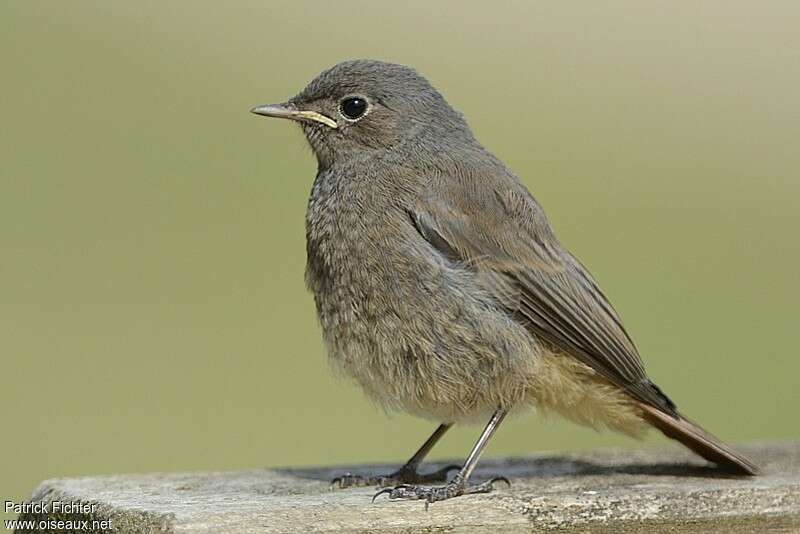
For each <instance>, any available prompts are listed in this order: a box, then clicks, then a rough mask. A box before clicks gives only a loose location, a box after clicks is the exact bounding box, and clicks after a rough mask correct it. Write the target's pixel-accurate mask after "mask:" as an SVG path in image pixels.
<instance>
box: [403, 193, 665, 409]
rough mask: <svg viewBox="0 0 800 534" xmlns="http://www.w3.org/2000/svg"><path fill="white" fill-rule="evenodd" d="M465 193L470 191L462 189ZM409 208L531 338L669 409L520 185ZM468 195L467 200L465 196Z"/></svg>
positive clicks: (441, 249)
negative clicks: (557, 349)
mask: <svg viewBox="0 0 800 534" xmlns="http://www.w3.org/2000/svg"><path fill="white" fill-rule="evenodd" d="M466 189H469V188H466ZM432 190H438V191H440V192H439V193H427V194H426V195H425V196H423V198H420V199H419V200H418V201H417V202H416V204H415V205H414V206H413V207H412V208H411V209H410V210H409V211H410V213H409V214H410V216H411V220H412V222H413V224H414V225H415V227H416V228H417V230H418V232H419V233H420V234H421V235H422V237H423V238H424V239H425V240H426V241H427V242H428V243H429V244H430V245H431V246H432V247H433V249H435V250H436V251H437V252H438V253H439V254H441V255H442V256H444V257H446V258H447V259H448V260H449V261H452V262H457V263H460V264H461V265H463V266H464V267H465V268H468V269H472V270H474V271H475V273H476V276H477V277H479V280H480V283H481V285H482V286H483V287H484V288H486V290H487V291H488V292H489V293H490V294H491V295H492V297H493V298H494V299H495V300H496V301H497V303H498V304H499V306H500V307H501V308H503V309H504V310H505V311H506V312H507V313H509V315H511V316H512V317H514V318H515V319H516V320H518V321H519V322H520V323H522V324H524V325H525V326H526V327H527V328H528V329H529V330H530V331H531V332H532V333H533V334H534V335H536V336H537V337H539V338H542V339H545V340H547V341H549V342H550V343H552V344H554V345H555V346H557V347H559V348H560V349H562V350H563V351H564V352H566V353H568V354H570V355H572V356H574V357H576V358H578V359H580V360H581V361H582V362H583V363H585V364H587V365H589V366H590V367H591V368H592V369H594V370H595V371H597V372H598V373H599V374H600V375H602V376H604V377H605V378H606V379H608V380H609V381H611V382H612V383H614V384H616V385H618V386H619V387H621V388H623V389H624V390H626V391H627V392H628V393H629V394H631V395H633V396H634V397H635V398H637V399H639V400H641V401H644V402H646V403H647V404H650V405H652V406H654V407H657V408H658V409H660V410H664V411H666V412H667V413H676V412H675V406H674V404H673V403H672V402H671V401H670V400H669V399H668V398H667V397H666V396H665V395H664V394H663V393H662V392H661V391H660V390H659V389H658V387H657V386H655V385H654V384H653V383H652V382H651V381H650V380H649V379H648V378H647V375H646V374H645V371H644V367H643V365H642V361H641V359H640V358H639V354H638V352H637V350H636V347H635V346H634V344H633V342H632V341H631V339H630V338H629V337H628V334H627V333H626V332H625V329H624V328H623V326H622V323H621V322H620V319H619V317H618V316H617V314H616V312H615V311H614V309H613V308H612V307H611V304H609V302H608V300H607V299H606V297H605V296H604V295H603V293H602V292H601V291H600V289H599V288H598V286H597V284H596V283H595V281H594V280H593V278H592V276H591V275H590V274H589V273H588V271H587V270H586V269H585V268H584V267H583V266H582V265H581V264H580V262H578V261H577V259H575V258H574V257H573V256H572V255H571V254H570V253H569V252H567V251H566V250H564V249H563V248H562V247H561V245H560V244H559V243H558V241H557V239H556V238H555V236H554V235H553V233H552V230H551V228H550V226H549V224H548V223H547V220H546V218H545V216H544V213H543V212H542V210H541V208H540V207H539V205H538V204H537V203H536V201H535V200H534V199H533V197H531V196H530V193H528V191H527V190H526V189H525V188H524V187H523V186H522V185H521V184H519V183H518V182H514V183H508V184H503V185H502V186H495V187H491V186H488V185H487V188H483V189H482V192H483V194H482V195H480V197H479V198H478V197H476V196H475V195H476V194H477V192H476V191H475V190H473V191H468V190H465V189H464V188H461V191H460V193H459V194H448V193H447V190H446V189H445V190H444V192H441V191H442V190H441V188H432ZM470 195H472V197H470Z"/></svg>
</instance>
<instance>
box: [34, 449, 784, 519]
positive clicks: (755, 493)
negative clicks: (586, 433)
mask: <svg viewBox="0 0 800 534" xmlns="http://www.w3.org/2000/svg"><path fill="white" fill-rule="evenodd" d="M740 449H741V450H742V451H743V452H745V453H747V454H748V455H750V456H751V457H752V458H753V459H754V460H755V461H756V462H757V463H758V464H760V466H761V467H762V468H763V474H762V475H761V476H758V477H755V478H729V477H726V476H724V475H723V474H721V473H719V472H718V471H716V470H715V469H713V468H711V467H706V466H703V465H702V463H701V462H700V461H698V460H696V459H695V458H694V457H692V456H691V455H689V454H688V453H684V452H683V451H680V450H676V449H669V450H658V451H636V452H631V451H601V452H597V453H585V454H576V455H553V454H544V455H538V456H531V457H524V458H506V459H496V460H485V461H483V462H481V464H480V465H479V468H478V470H477V471H476V474H475V475H476V479H479V480H480V479H486V478H488V477H490V476H494V475H503V476H506V477H508V478H509V479H510V480H511V483H512V487H511V488H510V489H507V488H506V487H505V486H504V485H502V484H500V485H499V488H498V490H497V491H495V492H494V493H491V494H486V495H471V496H465V497H460V498H457V499H453V500H450V501H446V502H441V503H434V504H432V505H431V506H430V508H429V510H428V511H425V506H424V503H423V502H421V501H404V502H389V501H388V500H386V499H385V497H383V496H382V497H381V498H379V499H378V500H376V501H375V503H372V502H370V499H371V497H372V495H373V493H374V492H375V490H374V489H373V488H358V489H348V490H331V489H329V484H328V481H329V480H330V479H331V478H333V477H334V476H335V475H337V474H341V473H342V472H343V471H348V470H349V471H353V472H358V473H376V474H377V473H385V472H388V471H390V470H391V469H392V468H393V467H396V466H386V465H380V466H377V465H376V466H338V467H322V468H315V469H259V470H253V471H239V472H220V473H167V474H146V475H116V476H102V477H87V478H70V479H55V480H48V481H45V482H43V483H42V484H41V485H40V487H39V488H38V489H37V490H36V492H35V494H34V496H33V498H32V499H31V501H45V502H47V503H52V502H53V501H55V500H60V501H69V502H78V501H80V502H83V503H91V504H95V505H96V506H94V512H93V513H88V514H83V515H81V514H78V515H75V514H72V515H64V514H60V515H59V514H54V513H50V514H38V515H37V514H22V516H21V518H22V519H26V518H27V519H39V520H41V519H47V518H50V519H52V518H54V517H57V518H60V519H66V520H68V519H73V520H77V519H80V518H82V519H110V521H111V526H112V527H113V531H114V532H124V533H129V532H197V533H211V532H243V533H244V532H246V533H250V532H270V533H271V532H419V531H425V532H531V531H541V530H547V529H558V530H562V531H564V530H566V531H572V532H648V533H649V532H725V533H736V532H800V442H786V443H772V444H754V445H750V446H741V447H740ZM440 465H445V464H444V463H442V464H432V465H428V466H426V467H427V468H434V467H437V466H440ZM39 532H41V531H39Z"/></svg>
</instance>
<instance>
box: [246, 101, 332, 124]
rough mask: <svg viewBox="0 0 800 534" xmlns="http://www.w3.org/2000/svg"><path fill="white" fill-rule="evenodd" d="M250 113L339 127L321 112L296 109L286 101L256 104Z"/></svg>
mask: <svg viewBox="0 0 800 534" xmlns="http://www.w3.org/2000/svg"><path fill="white" fill-rule="evenodd" d="M250 113H255V114H256V115H264V116H265V117H277V118H279V119H291V120H293V121H301V122H309V121H310V122H318V123H320V124H324V125H325V126H328V127H330V128H334V129H335V128H338V127H339V125H338V124H336V121H335V120H333V119H332V118H330V117H328V116H326V115H323V114H322V113H317V112H316V111H304V110H301V109H297V106H295V105H294V104H291V103H288V102H287V103H284V104H267V105H265V106H256V107H254V108H253V109H251V110H250Z"/></svg>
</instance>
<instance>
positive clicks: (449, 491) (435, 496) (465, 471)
mask: <svg viewBox="0 0 800 534" xmlns="http://www.w3.org/2000/svg"><path fill="white" fill-rule="evenodd" d="M505 416H506V412H505V411H503V410H497V411H496V412H494V414H493V415H492V418H491V419H490V420H489V423H488V424H487V425H486V428H485V429H484V430H483V433H482V434H481V437H480V438H478V441H477V443H475V446H474V447H473V448H472V451H471V452H470V453H469V457H467V460H466V461H465V462H464V466H463V467H462V468H461V470H460V471H459V472H458V474H457V475H456V476H455V477H453V480H451V481H450V482H448V483H447V484H445V485H444V486H419V485H414V484H400V485H398V486H395V487H394V488H387V489H384V490H381V491H379V492H378V493H376V494H375V496H374V497H373V498H372V500H373V501H374V500H375V498H376V497H377V496H378V495H381V494H382V493H388V494H389V499H390V500H394V499H424V500H425V508H426V509H427V507H428V504H430V503H432V502H436V501H443V500H445V499H450V498H452V497H458V496H459V495H468V494H470V493H488V492H490V491H492V490H493V489H494V488H493V484H494V483H495V482H498V481H503V482H505V483H506V484H510V483H509V482H508V479H506V478H505V477H496V478H493V479H491V480H489V481H487V482H484V483H482V484H477V485H470V484H468V481H469V477H470V475H471V474H472V471H473V469H475V465H476V464H477V463H478V458H480V456H481V453H482V452H483V449H484V448H485V447H486V444H487V443H488V442H489V439H490V438H491V437H492V434H494V432H495V430H497V427H498V426H500V423H501V422H502V421H503V418H504V417H505Z"/></svg>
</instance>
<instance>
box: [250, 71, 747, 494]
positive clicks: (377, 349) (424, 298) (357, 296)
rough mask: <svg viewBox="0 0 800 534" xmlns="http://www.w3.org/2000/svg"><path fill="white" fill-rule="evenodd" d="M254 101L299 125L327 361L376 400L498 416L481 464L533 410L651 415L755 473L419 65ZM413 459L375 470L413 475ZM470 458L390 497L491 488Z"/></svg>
mask: <svg viewBox="0 0 800 534" xmlns="http://www.w3.org/2000/svg"><path fill="white" fill-rule="evenodd" d="M253 111H254V112H256V113H259V114H263V115H269V116H279V117H286V118H291V119H295V120H298V121H300V123H301V124H302V126H303V130H304V132H305V134H306V136H307V138H308V141H309V143H310V144H311V147H312V148H313V150H314V153H315V155H316V156H317V160H318V163H319V167H318V173H317V177H316V180H315V182H314V186H313V189H312V192H311V198H310V200H309V204H308V212H307V242H308V249H307V250H308V266H307V273H306V277H307V282H308V286H309V287H310V288H311V290H312V291H313V293H314V297H315V300H316V305H317V311H318V315H319V319H320V322H321V324H322V329H323V333H324V337H325V341H326V343H327V346H328V349H329V353H330V357H331V360H332V361H333V362H334V364H335V365H336V366H337V367H338V368H339V369H341V370H342V371H343V372H344V373H345V374H346V375H349V376H351V377H353V378H354V379H355V380H356V381H357V382H358V383H359V384H360V385H361V387H362V388H363V389H364V391H365V392H366V393H367V394H368V395H369V396H370V397H371V398H373V399H374V400H375V401H377V402H378V403H380V404H381V405H382V406H384V407H385V408H387V409H390V410H403V411H407V412H410V413H413V414H416V415H419V416H423V417H427V418H430V419H433V420H436V421H439V422H441V423H443V425H442V426H441V427H440V429H439V430H437V432H441V433H443V432H444V431H445V430H446V429H447V428H449V425H450V424H452V423H458V422H462V421H471V420H475V419H480V418H488V417H489V416H492V414H494V415H493V417H492V420H491V421H492V423H491V424H490V425H489V428H487V431H485V433H484V436H482V437H485V438H486V439H485V440H483V441H479V444H478V445H480V447H477V446H476V451H474V453H473V455H471V456H470V460H472V459H473V458H472V457H473V456H475V458H474V460H475V461H476V460H477V456H478V455H479V454H480V449H482V447H483V445H485V441H486V440H488V436H490V435H491V432H492V431H493V430H494V428H495V427H496V426H497V425H498V424H499V422H500V420H502V416H503V415H504V414H505V413H506V412H508V411H511V410H519V409H524V408H529V407H534V406H536V407H539V408H540V409H543V410H552V411H556V412H558V413H560V414H562V415H565V416H567V417H569V418H571V419H573V420H575V421H578V422H580V423H584V424H589V425H592V426H595V427H609V428H612V429H615V430H619V431H622V432H626V433H628V434H632V435H637V434H639V433H641V432H642V431H643V429H644V428H645V427H646V426H647V425H648V423H649V424H652V425H655V426H657V427H658V428H659V429H661V430H662V431H663V432H664V433H665V434H667V435H669V436H670V437H673V438H675V439H678V440H680V441H682V442H683V443H685V444H686V445H687V446H689V447H690V448H692V449H693V450H695V451H696V452H698V453H700V454H701V455H703V456H705V457H706V458H708V459H710V460H712V461H714V462H717V463H720V464H723V465H725V466H727V467H729V468H732V469H734V470H735V471H737V472H740V473H746V474H752V473H754V472H755V466H753V464H751V463H750V462H749V461H748V460H746V459H745V458H743V457H742V456H740V455H738V454H737V453H735V452H734V451H732V450H731V449H730V448H728V447H727V446H725V445H724V444H722V443H721V442H719V441H718V440H716V439H715V438H713V437H712V436H710V435H708V434H707V433H705V432H704V431H702V429H700V428H699V427H697V426H696V425H694V424H693V423H691V422H689V421H688V420H686V419H685V418H683V417H682V416H681V415H680V414H679V413H678V412H677V410H676V408H675V405H674V404H673V403H672V401H671V400H670V399H669V398H668V397H667V396H666V395H665V394H664V393H663V392H662V391H661V390H660V389H659V388H658V387H657V386H656V385H655V384H653V382H652V381H651V380H650V379H649V378H648V377H647V375H646V373H645V371H644V367H643V365H642V361H641V359H640V357H639V354H638V352H637V350H636V347H635V346H634V344H633V342H632V341H631V339H630V337H629V336H628V334H627V333H626V331H625V329H624V327H623V326H622V323H621V322H620V319H619V317H618V315H617V314H616V312H615V311H614V309H613V308H612V307H611V305H610V304H609V302H608V300H607V299H606V297H605V296H604V295H603V293H602V291H601V290H600V288H599V287H598V285H597V283H596V282H595V281H594V279H593V278H592V276H591V275H590V274H589V272H588V271H587V270H586V269H585V268H584V267H583V266H582V265H581V264H580V262H578V260H577V259H575V257H574V256H572V255H571V254H570V253H569V252H568V251H567V250H566V249H565V248H564V247H563V246H562V245H561V244H560V243H559V241H558V239H557V238H556V236H555V234H554V233H553V230H552V228H551V227H550V224H549V223H548V221H547V218H546V217H545V214H544V212H543V210H542V208H541V207H540V206H539V204H538V203H537V202H536V200H535V199H534V198H533V197H532V196H531V194H530V193H529V192H528V190H527V189H526V188H525V187H524V186H523V185H522V183H521V182H520V181H519V179H518V178H517V177H516V176H514V174H513V173H512V172H511V171H509V170H508V169H507V168H506V167H505V165H503V163H502V162H500V161H499V160H498V159H497V158H495V157H494V156H493V155H492V154H491V153H489V152H488V151H487V150H486V149H485V148H483V146H481V144H480V143H478V141H477V140H476V139H475V138H474V136H473V135H472V132H471V131H470V129H469V127H468V126H467V123H466V122H465V121H464V119H463V118H462V117H461V115H460V114H459V113H457V112H456V111H454V110H453V109H452V108H451V107H450V106H449V105H448V104H447V102H446V101H445V100H444V98H443V97H442V96H441V95H440V94H439V93H438V92H437V91H436V90H435V89H434V88H433V87H431V85H430V84H429V83H428V82H427V81H426V80H425V79H424V78H422V77H421V76H420V75H419V74H417V73H416V72H415V71H413V70H412V69H410V68H408V67H404V66H401V65H393V64H389V63H383V62H379V61H370V60H357V61H348V62H344V63H340V64H338V65H336V66H334V67H333V68H331V69H329V70H327V71H325V72H323V73H322V74H320V75H319V76H318V77H317V78H316V79H315V80H314V81H312V82H311V83H310V84H309V85H308V87H306V88H305V89H304V90H303V91H302V92H301V93H300V94H298V95H297V96H296V97H294V98H292V99H291V100H289V102H287V103H285V104H282V105H279V106H262V107H260V108H256V109H254V110H253ZM439 435H440V434H436V435H435V436H436V438H435V439H434V437H432V440H433V442H435V441H436V439H438V436H439ZM429 441H430V440H429ZM426 445H428V444H427V443H426ZM430 446H431V447H432V444H431V445H430ZM429 448H430V447H427V449H426V447H425V446H423V449H421V450H420V453H421V456H424V454H425V453H427V450H429ZM420 453H418V455H415V457H414V458H412V461H410V463H409V465H407V466H406V472H404V473H403V472H402V470H401V471H400V472H398V473H395V474H393V475H392V476H388V477H382V478H380V481H383V482H386V483H389V484H391V483H393V482H418V481H419V480H422V478H421V477H420V475H417V474H416V467H417V465H418V463H419V461H420V460H421V457H420V458H417V456H419V455H420ZM470 460H468V462H467V463H466V464H465V466H464V468H463V469H462V471H461V472H460V473H459V474H458V475H457V476H456V478H455V479H454V481H453V482H451V483H450V484H448V485H445V486H442V487H438V488H437V487H426V486H413V487H412V489H409V488H408V487H403V488H395V489H394V490H392V492H391V494H390V496H391V497H393V498H400V497H405V498H424V499H427V500H428V501H429V502H431V501H434V500H440V499H442V498H447V497H451V496H454V495H458V494H462V493H469V492H472V491H488V490H489V489H491V488H490V485H489V486H486V485H481V486H468V485H467V479H468V478H469V473H470V472H471V468H472V467H474V461H473V462H472V464H471V465H470ZM412 464H413V465H412ZM401 475H402V476H401ZM415 477H416V478H415ZM370 480H371V481H374V480H373V479H370ZM343 481H344V482H343ZM354 481H355V478H354V477H349V478H348V477H345V479H341V480H340V481H339V482H340V484H343V485H346V484H350V483H354ZM345 482H346V484H345Z"/></svg>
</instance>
